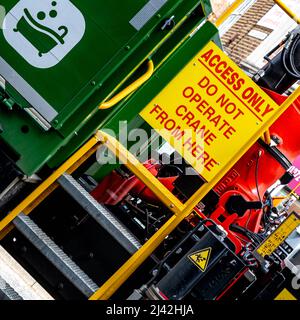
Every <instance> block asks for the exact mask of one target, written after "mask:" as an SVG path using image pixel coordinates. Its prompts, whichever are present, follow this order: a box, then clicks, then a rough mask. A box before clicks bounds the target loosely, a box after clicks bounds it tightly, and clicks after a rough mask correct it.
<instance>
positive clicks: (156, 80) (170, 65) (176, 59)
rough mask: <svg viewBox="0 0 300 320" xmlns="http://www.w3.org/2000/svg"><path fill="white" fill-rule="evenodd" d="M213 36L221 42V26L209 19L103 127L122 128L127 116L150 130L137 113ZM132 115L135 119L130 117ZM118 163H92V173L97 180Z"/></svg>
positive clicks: (135, 124)
mask: <svg viewBox="0 0 300 320" xmlns="http://www.w3.org/2000/svg"><path fill="white" fill-rule="evenodd" d="M210 40H213V41H214V42H215V43H216V44H218V45H220V43H219V36H218V30H217V29H216V27H215V26H214V25H213V24H211V23H210V22H207V23H206V24H205V25H204V26H203V27H202V28H201V30H200V32H198V33H197V34H195V36H193V37H192V38H190V39H189V40H188V41H187V42H186V43H185V44H184V45H183V46H182V47H181V48H180V49H178V50H177V51H176V52H175V53H174V54H173V55H172V56H171V57H170V58H169V59H168V60H167V61H166V63H165V64H164V65H163V66H162V67H161V68H160V69H159V70H158V71H157V72H156V74H155V77H153V78H152V79H150V80H149V81H148V82H147V84H146V85H144V86H143V88H142V89H141V90H139V91H138V92H136V93H135V94H134V95H132V97H131V98H130V99H128V101H126V102H124V103H123V107H122V108H121V109H120V110H119V111H118V112H116V113H115V115H114V116H113V117H112V118H110V119H109V120H108V121H107V123H105V124H104V125H103V127H104V128H110V129H112V130H114V132H119V130H118V124H119V121H122V120H124V119H128V121H129V126H128V128H127V129H128V130H130V129H133V128H137V127H144V128H145V129H146V130H147V131H148V132H150V129H151V128H150V126H148V125H147V124H146V122H145V121H144V120H143V119H142V118H141V117H140V116H139V115H137V116H135V114H136V113H139V112H140V111H142V109H143V108H144V107H146V106H147V105H148V104H149V103H150V102H151V100H152V99H153V98H154V97H155V96H156V95H157V94H158V93H159V92H160V91H161V90H163V88H164V87H165V86H166V85H167V84H168V83H169V82H170V81H171V80H172V79H173V78H174V77H175V76H176V75H177V74H178V73H179V72H180V71H181V70H182V69H183V68H184V67H185V65H186V64H187V63H188V62H189V61H190V60H191V59H192V58H193V57H194V56H195V55H196V54H197V53H198V52H199V51H200V50H201V49H202V48H203V47H204V46H205V45H206V44H207V43H208V42H209V41H210ZM137 106H138V107H137ZM130 119H132V120H131V121H130ZM147 127H148V128H147ZM124 138H125V139H127V135H125V134H123V133H122V131H120V132H119V137H118V139H119V140H120V141H121V142H123V143H126V142H127V141H123V140H122V139H124ZM133 143H134V142H131V143H130V142H128V147H130V146H131V145H132V144H133ZM145 152H147V150H145ZM116 167H117V166H115V165H110V164H107V165H104V166H100V165H98V168H97V167H96V166H94V167H93V172H91V173H92V174H93V177H94V178H95V179H96V180H97V181H100V180H101V179H102V178H103V177H105V176H106V175H107V174H108V173H109V172H110V171H111V170H113V169H115V168H116Z"/></svg>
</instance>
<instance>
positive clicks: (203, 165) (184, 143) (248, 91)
mask: <svg viewBox="0 0 300 320" xmlns="http://www.w3.org/2000/svg"><path fill="white" fill-rule="evenodd" d="M278 109H279V106H278V105H277V104H276V103H275V102H274V100H272V99H271V98H270V97H269V96H268V95H267V94H266V93H265V92H264V91H263V90H261V89H260V88H259V87H258V86H257V85H256V84H255V83H254V82H253V81H252V80H251V79H250V78H249V77H248V76H247V75H246V74H245V73H244V72H243V71H242V70H241V69H240V68H239V67H238V66H237V65H236V64H235V63H234V62H233V61H232V60H231V59H230V58H229V57H228V56H227V55H226V54H225V53H224V52H222V50H221V49H220V48H219V47H218V46H217V45H216V44H214V43H213V42H210V43H209V44H208V45H207V46H206V47H205V48H204V49H202V50H201V51H200V52H199V53H198V54H197V55H196V56H195V57H194V58H193V59H192V60H191V61H190V62H189V63H188V64H187V65H186V66H185V67H184V68H183V69H182V71H181V72H180V73H179V74H178V75H177V76H176V77H175V78H174V79H173V80H172V81H171V82H170V83H169V84H168V85H167V86H166V87H165V88H164V89H163V90H162V91H161V92H160V93H159V94H158V95H157V96H156V97H155V98H154V99H153V100H152V101H151V102H150V103H149V105H148V106H146V108H145V109H144V110H143V111H142V112H141V113H140V115H141V117H142V118H143V119H144V120H145V121H146V122H148V124H150V126H151V127H152V128H154V129H155V130H156V131H157V132H158V133H159V134H160V135H161V136H162V137H163V138H164V139H165V140H166V141H168V142H169V143H170V144H171V145H172V146H173V148H174V149H176V150H177V152H179V153H180V154H181V156H182V157H183V158H184V159H185V160H186V161H187V162H189V163H190V165H192V166H193V167H194V168H195V170H197V171H198V173H199V174H201V175H202V177H203V178H204V179H206V181H211V180H212V179H213V178H214V177H215V176H216V175H217V174H218V173H219V171H220V170H221V169H222V168H224V167H225V166H226V165H228V164H230V163H231V162H232V159H233V158H234V157H235V155H236V153H237V152H239V150H241V149H244V146H245V144H246V143H247V142H248V141H249V139H251V137H252V136H253V135H254V134H255V133H256V132H257V131H258V130H260V129H261V127H262V126H263V125H264V124H265V123H266V122H267V121H269V120H270V118H271V117H273V115H274V113H275V112H276V110H278ZM253 139H254V138H253ZM255 140H256V138H255V139H254V140H253V142H254V141H255Z"/></svg>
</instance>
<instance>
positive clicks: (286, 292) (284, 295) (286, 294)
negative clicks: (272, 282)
mask: <svg viewBox="0 0 300 320" xmlns="http://www.w3.org/2000/svg"><path fill="white" fill-rule="evenodd" d="M274 300H289V301H291V300H297V299H296V298H295V297H294V296H293V295H292V294H291V293H290V292H289V290H287V289H283V290H282V291H281V292H280V293H279V295H278V296H277V297H276V298H275V299H274Z"/></svg>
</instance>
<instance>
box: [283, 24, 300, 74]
mask: <svg viewBox="0 0 300 320" xmlns="http://www.w3.org/2000/svg"><path fill="white" fill-rule="evenodd" d="M299 43H300V34H299V30H297V31H294V32H292V33H291V34H290V36H289V38H288V40H287V43H286V45H285V47H284V48H283V54H282V63H283V65H284V68H285V69H286V71H287V72H288V74H289V75H291V76H292V77H295V78H297V79H300V70H299V69H298V67H297V66H296V61H297V60H296V50H297V48H298V45H299Z"/></svg>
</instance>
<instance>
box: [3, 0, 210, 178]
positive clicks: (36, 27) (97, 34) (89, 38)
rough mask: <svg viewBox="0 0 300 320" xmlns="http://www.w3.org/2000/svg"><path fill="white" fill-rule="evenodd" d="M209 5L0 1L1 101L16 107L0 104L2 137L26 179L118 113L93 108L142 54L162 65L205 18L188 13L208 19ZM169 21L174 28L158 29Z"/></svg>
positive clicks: (189, 1) (182, 0) (155, 0)
mask: <svg viewBox="0 0 300 320" xmlns="http://www.w3.org/2000/svg"><path fill="white" fill-rule="evenodd" d="M208 3H209V2H208V1H207V0H205V1H203V2H202V1H199V0H198V1H197V0H150V1H149V0H135V1H132V0H123V1H119V0H111V1H104V0H97V1H84V0H72V1H70V0H44V1H36V0H19V1H17V0H3V1H2V3H1V4H2V5H4V7H5V8H6V11H7V16H6V19H5V25H4V27H5V29H4V30H3V32H0V49H1V50H0V75H2V77H4V78H6V80H7V82H6V88H5V91H4V92H3V93H2V97H1V94H0V101H1V100H2V101H3V102H4V100H5V99H6V98H12V99H13V100H14V101H16V105H15V106H14V108H13V110H8V109H5V105H8V104H9V105H10V101H9V103H8V102H6V103H2V106H1V110H0V124H1V125H2V127H3V132H2V133H1V138H2V139H3V140H4V141H5V142H6V143H7V144H8V145H9V146H10V147H12V149H13V150H14V151H15V153H16V154H17V155H19V160H18V162H17V164H18V166H19V167H20V168H21V169H22V170H23V171H24V172H25V173H27V174H32V173H33V172H36V171H37V170H38V169H39V168H41V166H42V165H43V164H44V163H45V162H47V161H48V160H49V159H51V158H52V157H53V156H54V155H55V154H56V156H55V157H54V158H53V160H52V161H51V162H50V164H52V165H56V164H58V163H59V162H60V161H63V160H65V159H66V157H67V156H68V155H69V154H70V153H72V152H73V151H74V150H75V149H77V148H78V147H79V146H80V144H82V143H83V142H84V141H85V140H86V139H87V137H88V136H90V135H91V134H92V132H93V131H94V130H95V129H96V128H98V127H100V126H102V125H103V124H104V123H107V121H108V119H109V118H110V117H112V116H113V114H114V113H115V112H117V111H118V108H121V104H120V105H119V106H118V107H117V108H116V109H115V110H109V111H98V110H97V105H98V103H100V102H101V101H103V100H105V99H106V98H107V97H108V96H111V95H112V94H113V92H114V91H115V89H116V87H117V86H118V85H120V83H123V82H124V81H125V79H126V78H128V77H129V75H130V74H131V73H132V72H133V71H134V70H135V69H136V68H137V67H138V66H139V65H140V64H141V63H142V61H143V60H144V59H145V58H146V57H147V56H149V54H154V56H153V57H158V58H157V62H159V61H161V60H163V59H164V58H165V56H167V55H168V54H169V53H170V52H171V51H172V49H173V48H174V46H176V45H177V44H178V43H180V42H181V41H182V39H183V38H184V37H186V35H187V34H188V33H189V32H190V31H191V30H192V29H193V28H194V27H195V26H196V25H197V24H199V23H200V22H201V21H202V20H203V18H204V15H205V14H204V13H203V12H201V11H200V10H199V8H198V9H197V10H196V12H195V13H194V14H193V15H191V14H190V13H191V12H192V11H193V10H194V9H195V8H197V7H199V5H200V7H201V6H203V8H204V10H205V12H206V13H207V14H208V13H209V6H208ZM155 8H156V9H155ZM25 9H27V10H25ZM24 10H25V11H24ZM28 12H29V13H30V14H29V15H28ZM171 16H175V21H176V23H177V25H178V26H179V25H180V27H179V28H178V30H177V31H176V32H173V31H169V30H161V26H162V24H163V23H164V21H165V20H166V19H167V18H170V17H171ZM51 17H52V18H51ZM185 17H188V19H185ZM148 18H149V20H148ZM141 21H144V23H143V22H141ZM146 21H147V22H146ZM36 23H37V24H36ZM45 26H47V29H45V28H44V27H45ZM51 30H52V31H55V32H54V34H53V32H52V31H51ZM49 34H50V36H49ZM168 37H170V38H169V39H168V41H166V40H167V38H168ZM53 41H54V42H53ZM61 48H63V49H61ZM32 55H33V56H34V57H32ZM28 107H34V108H35V109H36V110H38V111H39V113H40V114H42V115H43V118H46V120H47V121H48V122H50V127H51V128H50V130H49V131H47V132H44V131H43V130H42V129H41V128H40V126H39V125H38V124H37V123H36V121H34V120H33V117H32V116H29V115H28V114H26V113H25V112H24V111H23V110H22V108H28ZM62 147H64V148H63V149H62Z"/></svg>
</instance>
